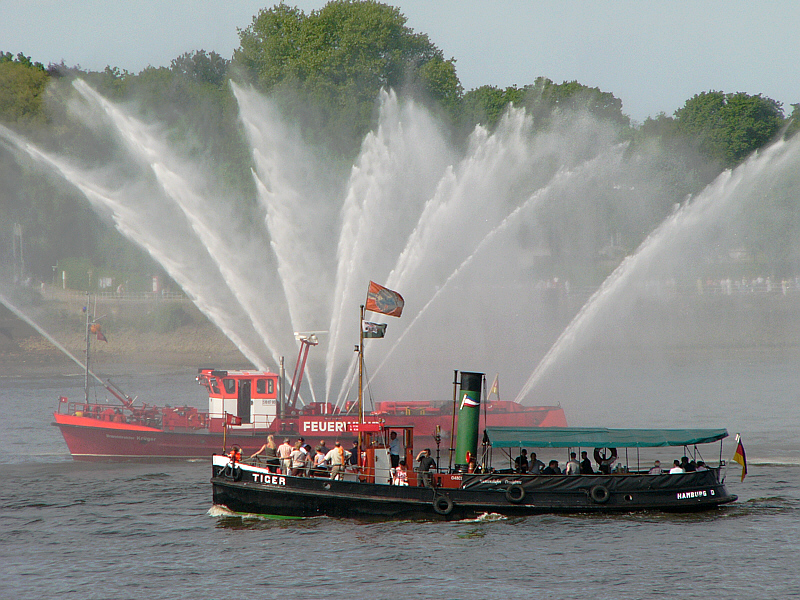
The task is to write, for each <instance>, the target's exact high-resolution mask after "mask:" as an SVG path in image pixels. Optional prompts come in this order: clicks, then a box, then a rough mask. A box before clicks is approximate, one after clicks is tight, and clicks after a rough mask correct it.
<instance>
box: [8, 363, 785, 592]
mask: <svg viewBox="0 0 800 600" xmlns="http://www.w3.org/2000/svg"><path fill="white" fill-rule="evenodd" d="M793 361H794V359H787V358H786V357H783V356H776V357H774V360H771V361H753V360H746V361H743V362H742V363H741V364H737V365H736V368H731V365H730V364H729V363H727V362H726V361H712V362H710V363H707V364H705V365H702V366H700V365H697V364H696V363H693V365H692V367H691V368H687V369H683V370H682V374H681V375H680V377H677V378H676V377H675V374H674V373H673V372H672V371H670V372H669V373H668V374H665V373H664V372H661V374H660V375H658V374H655V375H654V374H652V373H651V374H650V375H649V379H648V380H647V381H644V380H642V382H641V386H640V387H641V388H642V390H643V391H642V390H640V393H643V394H645V398H644V400H643V402H644V403H645V404H647V402H648V398H647V395H648V394H651V393H652V392H651V391H650V389H651V388H652V389H659V388H660V389H662V390H664V389H667V388H669V389H671V390H673V392H671V393H674V395H675V397H676V398H678V397H681V398H682V397H683V392H686V391H687V390H688V389H693V390H694V391H695V392H698V393H697V394H696V395H695V397H697V398H703V397H709V395H711V397H713V405H709V404H708V403H702V402H700V404H699V405H698V406H697V407H696V410H697V414H699V415H701V416H699V417H698V421H700V422H699V423H696V424H695V425H696V426H711V425H713V426H723V427H726V426H727V427H728V428H729V430H730V431H731V432H733V431H741V432H742V434H743V435H744V436H745V440H746V442H747V450H748V455H749V457H750V461H751V463H752V464H751V468H750V475H748V477H747V479H746V480H745V481H744V483H740V482H739V477H738V474H739V469H738V466H737V465H732V467H731V468H730V469H729V472H728V486H729V489H730V490H731V491H732V492H733V493H735V494H738V495H739V498H740V499H739V502H737V503H736V504H735V505H734V506H732V507H730V508H726V509H722V510H719V511H715V512H713V513H704V514H700V515H661V514H638V515H626V516H614V517H603V516H580V515H579V516H569V517H563V516H538V517H530V518H526V519H518V520H506V519H492V518H487V519H484V520H479V521H470V522H459V523H409V522H396V523H382V524H364V523H358V522H353V521H339V520H334V519H327V518H321V519H308V520H303V521H277V520H267V519H261V518H243V517H239V516H230V515H227V514H226V513H225V512H224V511H222V510H220V509H218V508H215V507H213V506H212V503H211V486H210V484H209V481H208V480H209V477H210V466H209V464H208V463H207V462H206V461H197V462H183V463H170V464H121V465H108V464H85V463H76V462H73V461H72V460H71V459H70V458H69V455H68V453H67V450H66V447H65V445H64V442H63V439H62V438H61V436H60V433H59V432H58V430H57V429H56V428H55V427H51V426H50V425H49V423H50V422H51V420H52V417H51V413H52V411H53V409H54V408H55V406H56V402H57V397H58V396H59V395H62V394H65V393H66V394H67V395H69V396H70V397H76V398H78V397H80V396H81V394H82V390H81V386H82V384H83V381H82V379H81V378H80V377H77V376H74V375H73V376H70V375H67V374H64V375H61V374H50V375H41V374H39V375H37V374H31V375H30V376H22V377H1V378H0V384H1V385H2V391H1V392H0V410H2V414H4V415H5V416H6V419H4V420H3V421H2V424H0V435H1V436H2V439H3V441H4V446H5V448H6V454H5V455H4V456H3V457H0V474H2V478H3V485H2V488H0V523H2V527H1V528H0V573H2V577H0V598H2V599H5V598H9V599H11V598H19V599H27V598H31V599H34V598H35V599H42V598H81V599H83V598H86V599H89V598H102V599H106V598H108V599H113V598H136V599H138V598H164V599H184V598H220V599H222V598H225V599H227V598H286V599H290V600H295V599H302V598H319V599H322V598H329V597H337V598H338V597H341V598H352V599H357V598H392V599H395V598H407V597H416V598H464V599H472V598H475V599H485V598H585V599H590V598H686V597H690V596H691V597H709V596H713V597H724V598H776V599H778V598H792V597H798V596H800V583H798V577H797V576H796V571H797V569H796V566H797V564H798V559H797V556H800V518H798V517H800V492H799V490H800V460H798V458H800V443H798V442H797V441H796V440H795V437H794V435H791V433H790V432H792V431H794V432H796V427H797V424H798V422H800V419H798V410H800V409H798V407H797V404H798V403H797V391H796V390H798V389H800V387H798V386H797V383H798V382H797V378H798V375H797V373H798V371H800V369H798V368H797V366H798V365H797V364H795V363H794V362H793ZM119 372H120V374H119V375H118V376H117V377H116V378H115V379H116V380H117V382H118V383H119V384H120V385H121V386H122V387H123V389H125V390H126V391H128V392H129V393H131V394H137V393H138V394H140V395H141V397H142V399H143V400H145V401H150V402H153V401H156V400H160V399H161V398H163V393H162V395H161V396H159V395H156V390H159V389H161V390H162V392H163V390H168V391H169V393H170V394H172V395H171V396H170V398H171V399H172V400H171V401H168V402H170V403H172V404H181V403H190V404H196V405H198V406H202V405H203V404H204V403H205V397H204V396H203V394H202V390H201V389H200V388H199V386H196V385H195V384H194V383H193V381H192V380H193V376H194V370H192V369H185V370H181V369H176V370H173V371H164V370H157V369H154V370H153V371H152V372H151V373H145V374H142V373H137V374H133V373H132V372H131V373H125V372H124V370H122V369H120V371H119ZM658 377H662V380H661V381H658V380H654V379H658ZM610 378H611V379H613V381H609V382H608V385H609V386H612V387H613V386H614V385H617V384H615V382H616V380H617V378H616V376H614V375H613V374H612V375H611V376H610ZM776 380H777V381H776ZM592 381H593V385H594V386H597V387H600V386H601V384H600V383H598V382H597V378H596V377H595V378H594V379H592ZM742 382H746V383H747V385H746V386H742V385H741V383H742ZM710 388H715V389H716V390H720V389H723V390H724V391H725V393H724V394H719V393H713V394H712V392H711V389H710ZM759 388H761V389H766V390H771V391H770V392H769V393H768V394H766V395H762V396H761V397H760V403H761V406H760V409H759V410H755V409H754V408H753V406H752V402H753V400H754V395H753V393H752V390H754V389H756V390H757V389H759ZM737 389H739V390H741V393H739V394H737V393H736V390H737ZM779 390H784V392H785V393H783V394H781V393H780V392H779ZM619 393H620V394H623V395H624V391H623V392H619ZM101 397H102V396H101ZM755 398H756V401H757V402H758V401H759V399H758V396H757V395H756V396H755ZM721 399H722V400H721ZM161 402H164V400H161ZM654 402H655V400H654ZM23 408H24V410H23ZM567 408H568V407H567ZM742 414H744V415H745V417H743V416H742ZM567 418H568V419H569V418H570V413H569V408H568V410H567ZM637 418H641V416H637ZM712 420H713V423H712V422H711V421H712ZM573 421H574V419H573ZM706 421H709V422H706ZM748 421H749V422H748ZM732 422H733V423H734V425H735V427H734V426H732V425H731V423H732ZM576 424H582V423H576ZM609 424H610V425H624V423H609ZM634 424H635V425H637V426H638V423H634ZM775 437H777V438H778V441H779V446H780V447H779V449H778V451H777V452H773V450H774V448H773V445H772V444H771V443H770V442H771V440H772V439H774V438H775ZM733 449H734V448H733V444H732V443H731V442H729V443H728V444H727V445H726V446H725V450H724V456H725V457H726V458H728V459H729V458H730V456H731V455H732V454H733ZM665 452H666V453H668V452H669V451H668V450H666V451H665ZM649 458H651V457H648V459H649ZM661 458H662V459H671V458H672V457H671V455H668V454H667V455H662V456H661ZM712 458H714V459H715V458H716V457H712Z"/></svg>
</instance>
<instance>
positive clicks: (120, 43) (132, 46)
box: [0, 0, 800, 121]
mask: <svg viewBox="0 0 800 600" xmlns="http://www.w3.org/2000/svg"><path fill="white" fill-rule="evenodd" d="M388 3H389V4H392V5H394V6H397V7H399V8H400V10H401V11H402V13H403V14H405V15H406V17H407V18H408V26H409V27H411V28H412V29H414V30H415V31H416V32H421V33H427V34H428V35H429V36H430V39H431V41H432V42H433V43H434V44H436V46H438V47H439V48H440V49H441V50H442V51H443V52H444V54H445V57H446V58H451V57H452V58H455V59H456V61H457V62H456V67H457V70H458V76H459V78H460V79H461V82H462V84H463V86H464V88H465V90H469V89H472V88H475V87H478V86H480V85H485V84H491V85H497V86H501V87H505V86H508V85H513V84H516V85H519V86H522V85H525V84H527V83H532V82H533V81H534V80H535V79H536V77H538V76H545V77H549V78H550V79H552V80H553V81H555V82H557V83H560V82H562V81H572V80H577V81H578V82H580V83H582V84H585V85H588V86H592V87H599V88H600V89H601V90H603V91H608V92H612V93H613V94H614V95H615V96H616V97H617V98H620V99H622V102H623V112H625V113H626V114H628V115H629V116H631V117H632V118H633V119H635V120H637V121H642V120H643V119H644V118H645V117H647V116H655V115H656V114H657V113H659V112H665V113H667V114H672V113H673V112H674V111H675V110H676V109H678V108H680V107H681V106H683V104H684V102H685V101H686V100H687V99H689V98H691V97H692V96H694V95H695V94H697V93H699V92H702V91H706V90H711V89H713V90H721V91H724V92H738V91H742V92H747V93H749V94H759V93H761V94H763V95H765V96H768V97H770V98H773V99H775V100H778V101H779V102H782V103H783V105H784V111H785V112H786V113H787V114H788V113H790V112H791V106H789V105H790V104H792V103H798V102H800V34H798V29H800V1H798V0H769V1H768V2H753V1H752V0H748V1H740V0H725V1H717V0H714V1H709V0H705V1H703V0H672V1H666V0H664V1H648V0H616V1H603V2H601V1H585V2H570V1H566V0H562V1H558V2H556V1H553V2H542V1H534V0H529V1H523V0H513V1H512V0H491V1H488V0H486V1H477V0H435V1H434V0H398V1H396V2H388ZM274 4H275V2H265V1H264V0H227V1H221V0H163V1H158V0H136V1H131V0H114V1H110V0H0V50H2V51H4V52H12V53H13V54H17V53H18V52H23V53H24V54H25V55H27V56H30V57H31V58H32V59H33V60H36V61H39V62H42V63H44V64H45V65H46V64H48V63H51V62H54V63H58V62H60V61H61V60H62V59H63V60H64V62H65V63H66V64H67V65H70V66H73V65H80V66H81V67H83V68H84V69H91V70H102V69H103V68H104V67H105V66H106V65H111V66H116V67H119V68H120V69H126V70H128V71H130V72H134V73H136V72H139V71H140V70H141V69H142V68H144V67H146V66H147V65H153V66H168V65H169V63H170V61H171V60H172V59H173V58H175V57H176V56H179V55H180V54H182V53H184V52H187V51H192V50H199V49H204V50H207V51H211V50H214V51H216V52H217V53H219V54H220V55H222V56H223V57H225V58H230V57H231V55H232V53H233V50H234V48H236V47H237V46H238V45H239V40H238V35H237V31H236V29H237V27H239V28H244V27H247V26H248V25H249V24H250V22H251V21H252V17H253V16H254V15H255V14H256V13H257V12H258V10H259V9H261V8H265V7H269V6H273V5H274ZM287 4H291V5H296V6H299V7H300V8H301V9H302V10H304V11H305V12H306V13H308V12H310V11H311V10H313V9H317V8H320V7H322V6H323V5H324V4H325V2H324V1H317V0H303V1H297V2H287Z"/></svg>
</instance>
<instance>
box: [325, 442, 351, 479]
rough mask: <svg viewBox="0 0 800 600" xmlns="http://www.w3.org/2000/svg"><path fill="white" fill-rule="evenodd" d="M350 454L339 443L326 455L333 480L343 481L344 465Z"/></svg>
mask: <svg viewBox="0 0 800 600" xmlns="http://www.w3.org/2000/svg"><path fill="white" fill-rule="evenodd" d="M348 458H350V453H349V452H348V451H347V450H345V449H344V448H342V443H341V442H339V441H337V442H336V444H335V445H334V447H333V449H332V450H330V451H329V452H328V453H327V454H326V455H325V460H326V461H327V463H328V464H329V465H330V466H331V479H341V478H342V473H343V472H344V465H345V463H346V461H347V459H348Z"/></svg>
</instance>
